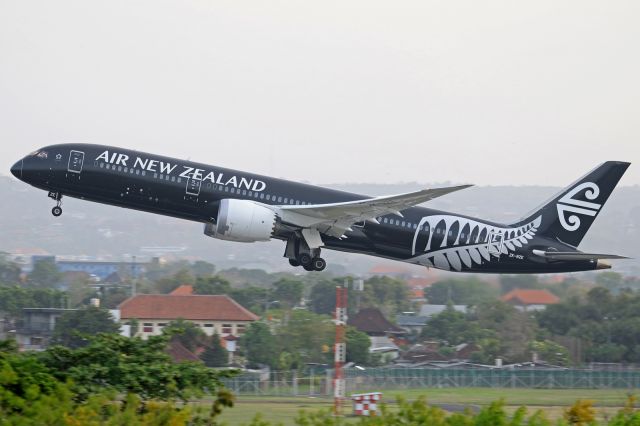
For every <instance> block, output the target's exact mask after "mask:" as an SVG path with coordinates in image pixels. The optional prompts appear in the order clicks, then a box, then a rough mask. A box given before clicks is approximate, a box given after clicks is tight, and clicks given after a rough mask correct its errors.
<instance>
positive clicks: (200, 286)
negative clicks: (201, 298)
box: [193, 275, 231, 294]
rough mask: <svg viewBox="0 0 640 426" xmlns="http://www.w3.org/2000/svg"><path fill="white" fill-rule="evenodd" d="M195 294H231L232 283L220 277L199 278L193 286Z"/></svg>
mask: <svg viewBox="0 0 640 426" xmlns="http://www.w3.org/2000/svg"><path fill="white" fill-rule="evenodd" d="M193 292H194V293H195V294H229V293H230V292H231V283H230V282H229V280H227V279H225V278H223V277H221V276H219V275H215V276H213V277H207V278H202V277H199V278H197V279H196V283H195V284H194V285H193Z"/></svg>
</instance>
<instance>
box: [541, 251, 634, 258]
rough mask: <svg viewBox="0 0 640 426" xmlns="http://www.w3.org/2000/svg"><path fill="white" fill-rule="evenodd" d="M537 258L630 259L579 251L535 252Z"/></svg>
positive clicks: (615, 255)
mask: <svg viewBox="0 0 640 426" xmlns="http://www.w3.org/2000/svg"><path fill="white" fill-rule="evenodd" d="M533 254H535V255H536V256H540V257H544V258H545V259H548V260H594V259H629V258H628V257H626V256H619V255H617V254H600V253H582V252H579V251H542V250H533Z"/></svg>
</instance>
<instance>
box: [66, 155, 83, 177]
mask: <svg viewBox="0 0 640 426" xmlns="http://www.w3.org/2000/svg"><path fill="white" fill-rule="evenodd" d="M83 163H84V152H82V151H74V150H71V153H70V154H69V165H68V166H67V171H69V172H70V173H80V172H82V164H83Z"/></svg>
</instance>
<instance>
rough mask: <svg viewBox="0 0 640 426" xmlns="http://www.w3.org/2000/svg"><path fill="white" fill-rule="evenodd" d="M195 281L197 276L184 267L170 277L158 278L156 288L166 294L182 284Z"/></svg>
mask: <svg viewBox="0 0 640 426" xmlns="http://www.w3.org/2000/svg"><path fill="white" fill-rule="evenodd" d="M194 283H195V278H194V277H193V275H191V272H190V271H189V269H188V268H183V269H180V270H179V271H178V272H176V273H174V274H173V275H171V276H169V277H164V278H160V279H158V280H156V282H155V288H156V290H157V291H159V292H160V293H164V294H166V293H170V292H171V291H173V290H175V289H176V288H177V287H178V286H181V285H183V284H189V285H193V284H194Z"/></svg>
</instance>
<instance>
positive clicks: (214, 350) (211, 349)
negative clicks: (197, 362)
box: [200, 333, 229, 367]
mask: <svg viewBox="0 0 640 426" xmlns="http://www.w3.org/2000/svg"><path fill="white" fill-rule="evenodd" d="M200 359H201V360H202V362H204V365H206V366H207V367H225V366H226V365H228V364H229V352H227V350H226V349H225V348H223V347H222V344H221V343H220V336H218V334H217V333H214V334H213V336H211V338H210V339H209V344H208V345H207V347H206V349H205V350H204V352H203V353H202V355H200Z"/></svg>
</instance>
